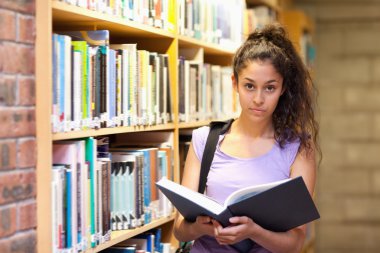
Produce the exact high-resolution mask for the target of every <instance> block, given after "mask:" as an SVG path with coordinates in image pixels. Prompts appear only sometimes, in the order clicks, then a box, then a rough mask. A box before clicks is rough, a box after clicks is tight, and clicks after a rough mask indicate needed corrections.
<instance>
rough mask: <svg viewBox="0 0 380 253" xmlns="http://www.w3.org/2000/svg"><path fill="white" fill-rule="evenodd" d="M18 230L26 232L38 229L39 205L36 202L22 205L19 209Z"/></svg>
mask: <svg viewBox="0 0 380 253" xmlns="http://www.w3.org/2000/svg"><path fill="white" fill-rule="evenodd" d="M18 218H19V222H18V226H17V230H26V229H31V228H36V227H37V204H36V202H35V201H33V202H31V203H27V204H20V205H19V207H18Z"/></svg>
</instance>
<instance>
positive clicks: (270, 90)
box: [267, 86, 275, 92]
mask: <svg viewBox="0 0 380 253" xmlns="http://www.w3.org/2000/svg"><path fill="white" fill-rule="evenodd" d="M274 89H275V88H274V86H268V87H267V91H269V92H273V91H274Z"/></svg>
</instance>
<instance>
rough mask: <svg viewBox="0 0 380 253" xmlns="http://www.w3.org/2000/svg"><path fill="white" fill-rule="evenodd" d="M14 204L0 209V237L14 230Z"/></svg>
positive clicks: (12, 232) (10, 233)
mask: <svg viewBox="0 0 380 253" xmlns="http://www.w3.org/2000/svg"><path fill="white" fill-rule="evenodd" d="M16 223H17V222H16V206H14V205H12V206H10V207H5V208H2V209H0V237H5V236H9V235H12V234H14V233H15V232H16Z"/></svg>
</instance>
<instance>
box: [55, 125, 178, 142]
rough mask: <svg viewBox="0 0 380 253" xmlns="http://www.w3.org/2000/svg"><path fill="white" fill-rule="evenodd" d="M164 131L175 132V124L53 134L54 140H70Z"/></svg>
mask: <svg viewBox="0 0 380 253" xmlns="http://www.w3.org/2000/svg"><path fill="white" fill-rule="evenodd" d="M162 130H174V124H173V123H170V124H165V125H155V126H131V127H113V128H101V129H89V130H83V131H73V132H67V133H55V134H53V140H54V141H58V140H69V139H78V138H84V137H90V136H102V135H111V134H120V133H132V132H147V131H162Z"/></svg>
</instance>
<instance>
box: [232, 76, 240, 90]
mask: <svg viewBox="0 0 380 253" xmlns="http://www.w3.org/2000/svg"><path fill="white" fill-rule="evenodd" d="M231 81H232V87H233V88H234V90H235V91H236V92H238V91H239V89H238V83H237V80H236V78H235V75H234V74H232V75H231Z"/></svg>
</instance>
